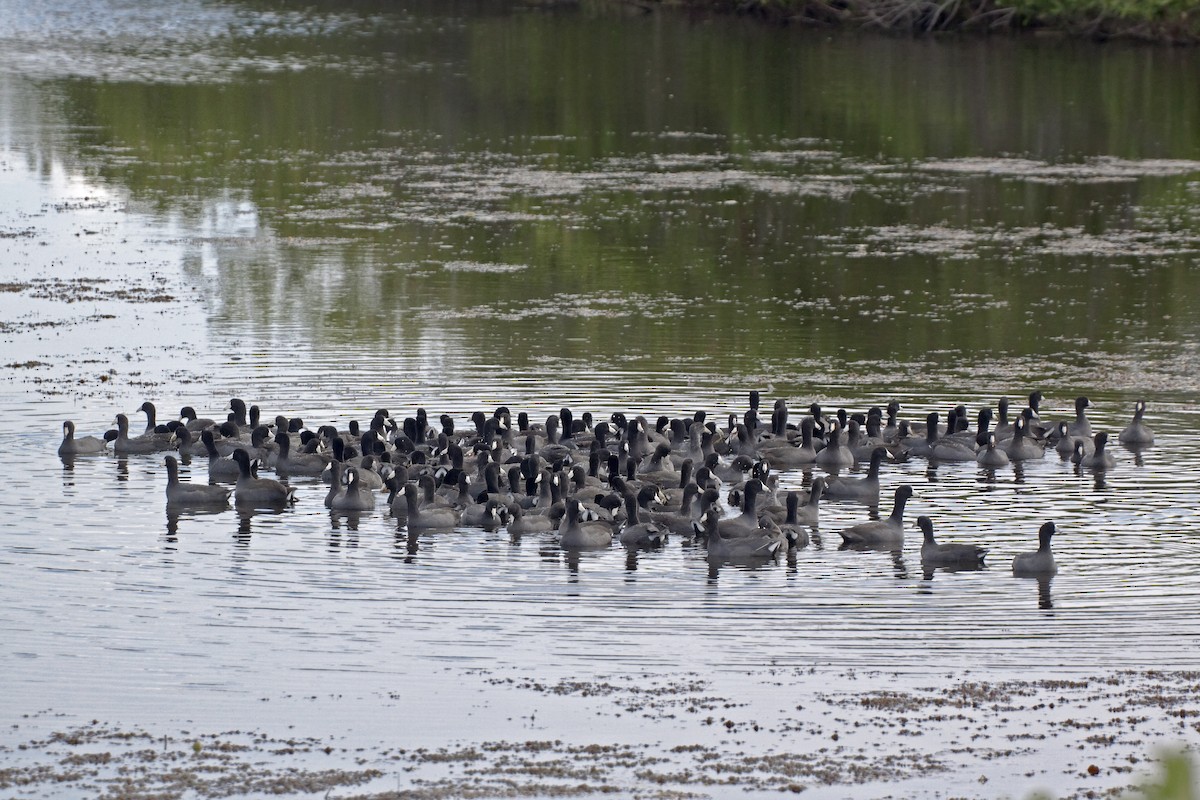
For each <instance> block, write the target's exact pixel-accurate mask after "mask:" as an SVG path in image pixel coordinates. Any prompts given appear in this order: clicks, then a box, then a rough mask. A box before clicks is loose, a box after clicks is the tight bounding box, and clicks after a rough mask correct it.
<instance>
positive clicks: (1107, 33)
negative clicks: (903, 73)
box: [632, 0, 1200, 45]
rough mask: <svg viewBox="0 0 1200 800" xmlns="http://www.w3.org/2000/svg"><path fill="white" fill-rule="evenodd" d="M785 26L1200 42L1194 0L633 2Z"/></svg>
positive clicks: (1199, 22)
mask: <svg viewBox="0 0 1200 800" xmlns="http://www.w3.org/2000/svg"><path fill="white" fill-rule="evenodd" d="M632 2H635V3H636V4H637V5H642V6H644V7H649V6H652V5H655V4H657V5H665V6H675V7H682V8H686V9H688V10H690V11H696V12H714V13H734V14H742V15H748V16H755V17H761V18H763V19H764V20H767V21H770V22H773V23H776V24H783V25H804V26H828V27H835V26H837V27H857V28H866V29H875V30H885V31H894V32H896V33H903V34H928V33H937V32H944V31H978V32H993V33H995V32H1018V31H1026V32H1034V33H1040V34H1043V35H1063V36H1076V37H1086V38H1091V39H1127V40H1128V39H1134V40H1142V41H1147V42H1160V43H1169V44H1181V45H1183V44H1186V45H1195V44H1200V2H1197V1H1196V0H1015V1H1010V2H1006V1H1005V0H632Z"/></svg>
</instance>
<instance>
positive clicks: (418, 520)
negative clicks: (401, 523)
mask: <svg viewBox="0 0 1200 800" xmlns="http://www.w3.org/2000/svg"><path fill="white" fill-rule="evenodd" d="M404 502H405V503H406V504H407V506H408V518H407V522H406V523H405V524H406V525H407V526H408V529H409V530H410V531H413V530H450V529H451V528H456V527H458V524H459V513H458V512H457V511H456V510H454V509H453V508H446V507H436V506H434V507H422V506H421V504H420V503H419V502H417V485H416V484H415V483H412V482H411V481H410V482H409V483H406V484H405V485H404Z"/></svg>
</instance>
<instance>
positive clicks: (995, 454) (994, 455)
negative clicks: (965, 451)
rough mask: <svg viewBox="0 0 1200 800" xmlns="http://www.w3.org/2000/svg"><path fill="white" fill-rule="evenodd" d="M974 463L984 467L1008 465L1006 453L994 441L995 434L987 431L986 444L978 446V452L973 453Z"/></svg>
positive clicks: (993, 467)
mask: <svg viewBox="0 0 1200 800" xmlns="http://www.w3.org/2000/svg"><path fill="white" fill-rule="evenodd" d="M975 463H976V464H978V465H979V466H981V467H984V468H986V469H996V468H997V467H1007V466H1008V465H1009V463H1010V462H1009V459H1008V453H1006V452H1004V451H1003V450H1001V449H1000V447H999V445H998V444H997V443H996V434H995V433H994V432H993V433H989V434H988V438H987V444H986V445H985V446H984V447H981V448H979V452H978V453H976V454H975Z"/></svg>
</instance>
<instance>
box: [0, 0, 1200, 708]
mask: <svg viewBox="0 0 1200 800" xmlns="http://www.w3.org/2000/svg"><path fill="white" fill-rule="evenodd" d="M1198 66H1200V57H1198V56H1197V55H1196V54H1195V53H1194V52H1192V51H1191V50H1182V49H1178V50H1157V49H1151V48H1144V47H1124V46H1119V45H1109V46H1106V47H1104V48H1097V47H1094V46H1092V45H1089V44H1077V43H1071V44H1064V43H1062V42H1044V41H1032V40H1007V39H1005V40H994V39H987V40H979V39H969V40H955V41H933V40H930V41H916V42H914V41H906V40H899V39H877V38H872V37H863V36H829V35H827V34H825V33H820V34H818V33H810V32H803V31H791V30H784V31H779V30H764V29H761V28H758V27H755V26H743V25H741V24H738V23H728V24H726V23H724V22H722V23H714V22H705V21H693V20H688V19H685V18H679V17H673V16H669V15H663V16H652V17H649V18H645V17H642V16H630V15H627V14H625V13H620V12H617V11H613V10H612V9H611V8H610V7H609V6H606V5H599V6H592V5H588V4H584V5H583V6H582V7H580V8H577V9H573V10H570V11H559V12H556V13H541V12H533V11H530V10H528V9H522V8H519V7H517V6H509V5H507V4H503V3H486V4H473V3H449V4H447V3H428V4H423V3H415V4H414V3H409V4H407V5H406V6H405V7H404V8H403V9H397V8H395V7H394V6H393V4H391V3H378V4H369V3H368V4H354V5H352V6H351V7H349V8H347V7H345V4H341V3H334V4H321V3H317V4H311V5H308V6H306V7H305V8H304V9H299V8H295V7H292V6H291V5H289V4H285V3H270V2H220V3H217V2H212V3H207V2H185V3H172V4H170V5H169V6H161V7H160V6H156V5H154V4H151V5H150V6H149V7H147V6H146V4H142V3H121V2H102V1H101V0H55V2H52V3H46V4H18V3H15V2H11V1H10V0H0V166H2V170H0V193H2V194H3V198H4V209H5V210H4V211H3V212H2V213H3V216H2V217H0V237H2V239H0V242H2V245H3V247H4V249H5V251H6V262H7V264H8V266H7V267H5V268H4V275H5V277H4V280H5V281H6V285H5V287H4V291H3V292H2V293H0V312H2V318H3V320H4V330H3V333H4V338H3V341H2V342H0V353H2V354H3V357H4V362H5V363H6V364H9V365H10V369H8V371H7V374H6V377H5V380H4V382H3V383H2V384H0V390H2V394H0V410H2V411H3V413H4V415H5V418H6V420H8V421H9V424H8V427H7V428H6V430H5V432H4V433H2V434H0V444H2V446H3V448H4V451H5V452H9V453H13V452H18V453H20V452H23V453H28V454H31V456H32V458H31V460H30V462H29V463H28V464H23V465H22V467H23V468H22V469H21V470H19V471H17V472H18V474H14V475H12V476H11V478H10V483H9V490H8V495H7V497H8V498H10V499H9V500H7V501H4V502H5V503H6V504H7V505H8V507H9V511H10V512H11V513H8V514H6V515H4V518H3V520H2V521H0V565H2V567H3V572H4V575H5V577H4V580H3V581H0V609H2V610H0V631H2V633H3V638H5V639H6V640H7V641H10V642H14V643H15V646H14V651H13V652H11V653H7V654H0V664H3V667H4V670H5V673H6V675H7V676H9V678H10V679H11V681H13V685H17V686H20V687H21V689H22V692H24V694H25V696H27V697H29V698H30V700H29V702H44V703H45V704H47V705H52V704H55V703H58V702H64V701H63V698H68V699H74V700H76V701H79V702H80V704H81V706H83V707H88V706H89V704H91V703H96V702H109V701H99V700H97V697H107V698H112V700H111V702H112V704H113V705H116V706H119V705H120V704H121V703H122V702H125V701H127V700H128V699H129V698H130V697H132V696H134V695H136V694H137V693H138V692H142V691H145V690H146V687H147V686H151V687H155V689H156V690H157V691H161V692H163V693H165V694H170V691H171V687H178V686H185V687H191V688H190V689H189V691H193V692H196V693H198V694H197V695H195V696H206V695H207V693H210V692H216V693H230V694H231V695H232V696H236V697H243V696H249V695H253V694H254V693H256V692H259V691H261V690H263V689H264V687H265V686H267V685H278V682H283V683H285V684H286V683H288V682H289V681H295V682H297V683H303V682H306V681H308V680H310V679H311V675H312V673H313V672H320V673H322V674H336V675H346V674H354V675H355V676H357V679H360V680H363V681H367V682H372V681H378V682H379V683H380V684H383V683H386V682H387V681H388V680H391V679H394V678H396V677H397V676H400V675H405V676H408V679H411V680H419V678H414V677H412V673H421V672H422V671H423V670H424V669H425V667H424V666H423V665H427V664H430V663H448V664H453V665H459V666H461V665H495V664H497V663H499V664H503V665H508V666H517V667H520V668H523V669H529V670H534V671H540V670H559V671H563V672H568V673H569V672H574V671H587V670H590V669H594V668H598V665H599V668H607V667H612V666H620V667H622V668H640V669H659V670H666V671H670V670H678V669H685V668H690V667H692V666H694V665H697V664H711V663H719V664H722V665H727V666H728V665H733V666H737V667H752V666H762V665H768V664H783V665H809V664H824V665H835V666H842V665H859V666H863V665H870V666H879V667H889V668H890V667H899V668H903V669H912V670H920V669H924V668H926V667H928V665H930V664H935V663H936V664H938V665H952V666H971V667H976V668H987V669H996V670H1001V669H1009V668H1014V669H1021V670H1025V669H1039V668H1053V667H1073V668H1082V669H1101V668H1110V667H1116V666H1146V665H1159V666H1174V667H1183V666H1187V665H1192V664H1194V651H1193V649H1192V647H1191V644H1190V643H1193V642H1194V641H1195V637H1196V635H1197V634H1200V628H1198V627H1197V625H1198V623H1197V622H1196V619H1195V616H1194V614H1193V613H1190V612H1191V609H1194V608H1195V607H1196V605H1197V603H1196V600H1197V596H1196V594H1197V589H1196V586H1197V581H1196V577H1197V572H1198V571H1200V547H1198V546H1197V544H1196V542H1195V537H1194V530H1195V512H1196V509H1195V503H1194V492H1193V490H1192V487H1194V485H1195V482H1196V479H1197V477H1198V476H1197V464H1200V446H1198V445H1197V444H1196V442H1195V439H1194V436H1193V433H1194V427H1195V424H1194V423H1195V415H1196V413H1197V406H1196V404H1195V385H1196V383H1195V375H1196V372H1197V366H1198V363H1197V362H1198V357H1197V352H1198V344H1200V334H1198V332H1200V317H1198V316H1197V314H1198V313H1200V312H1198V311H1197V309H1200V302H1198V301H1200V297H1198V296H1197V295H1198V294H1200V277H1198V276H1197V274H1196V270H1195V263H1196V254H1197V253H1198V252H1200V218H1198V216H1197V214H1198V212H1197V209H1200V95H1197V93H1196V92H1195V91H1194V87H1195V86H1196V85H1197V78H1200V69H1198ZM1147 86H1152V87H1154V89H1153V91H1147V90H1146V88H1145V87H1147ZM66 301H74V302H66ZM27 362H37V363H36V364H34V365H32V366H20V365H24V364H26V363H27ZM1034 387H1039V388H1041V389H1043V390H1044V391H1045V392H1046V394H1047V397H1048V398H1049V400H1048V405H1049V406H1050V410H1051V412H1052V413H1054V414H1055V415H1058V416H1062V415H1064V414H1066V413H1067V411H1068V410H1069V409H1070V408H1071V403H1072V401H1073V399H1074V397H1075V396H1076V395H1077V394H1088V395H1089V396H1090V397H1091V398H1092V400H1093V402H1094V403H1095V404H1096V409H1095V414H1094V416H1093V419H1094V421H1095V423H1096V424H1097V425H1098V426H1103V427H1104V428H1105V429H1108V430H1117V429H1119V427H1120V426H1122V425H1123V424H1124V423H1125V422H1126V421H1127V418H1128V415H1129V413H1130V410H1131V408H1132V405H1133V402H1134V400H1135V399H1138V398H1143V397H1144V398H1145V399H1147V401H1148V402H1149V404H1150V408H1151V411H1150V418H1151V420H1152V424H1153V425H1154V426H1155V427H1156V429H1157V430H1158V432H1159V433H1160V437H1159V441H1158V443H1157V444H1156V445H1155V447H1154V448H1153V449H1150V450H1148V451H1145V452H1142V453H1136V454H1135V453H1132V452H1129V451H1125V450H1120V451H1119V452H1117V454H1116V455H1117V465H1116V467H1115V468H1114V469H1113V470H1111V471H1110V472H1108V473H1106V474H1104V475H1101V476H1095V475H1091V474H1089V473H1078V472H1076V471H1075V470H1074V469H1073V468H1072V466H1071V465H1070V464H1069V463H1063V462H1060V461H1059V460H1058V459H1057V457H1056V456H1054V455H1053V454H1051V455H1048V456H1047V457H1046V458H1045V459H1043V460H1041V461H1037V462H1034V463H1030V464H1025V465H1021V466H1018V467H1015V468H1008V469H1004V470H997V471H996V472H994V473H992V472H983V471H980V470H978V469H977V468H976V467H975V465H974V464H966V465H942V466H937V467H933V466H930V465H928V464H927V463H925V462H924V461H923V460H920V459H914V460H911V461H908V462H905V463H903V464H900V465H897V466H894V467H890V468H888V469H887V470H885V474H884V489H883V492H884V493H885V495H886V494H888V493H890V491H891V490H892V489H893V488H894V487H895V486H896V485H898V484H899V483H903V482H907V483H911V484H913V485H914V486H915V487H916V489H917V492H916V497H915V498H914V501H913V509H912V510H911V511H910V512H909V513H910V515H911V517H912V519H915V517H916V514H918V513H925V514H929V515H930V516H932V517H933V518H934V519H935V520H937V521H938V530H939V535H940V536H942V537H944V538H945V539H947V540H951V541H953V540H963V541H967V540H978V541H983V542H986V543H988V544H989V545H990V546H991V547H992V555H991V557H990V561H991V566H989V567H988V568H987V569H984V570H979V571H961V572H945V571H940V570H939V571H937V572H936V573H933V574H924V573H923V571H922V570H921V568H920V559H919V556H918V554H917V550H916V545H917V541H918V540H917V536H916V535H915V534H914V535H912V536H911V537H910V539H909V541H908V543H907V544H906V546H905V547H904V548H903V549H902V550H900V551H897V552H894V553H891V552H863V553H860V552H853V551H842V550H839V549H838V548H837V547H836V545H837V543H838V539H839V537H838V536H837V533H836V531H837V530H838V529H839V527H843V526H846V525H849V524H852V523H854V522H858V521H861V520H863V519H865V518H866V514H867V512H866V510H865V509H864V508H862V507H856V506H854V505H852V504H835V503H829V504H827V509H826V510H823V511H822V515H823V516H822V520H821V524H820V526H819V530H818V531H817V532H816V536H815V538H814V544H813V545H812V546H810V547H809V548H807V549H805V550H803V551H801V552H800V553H799V554H798V555H797V556H796V558H795V559H794V561H792V562H785V563H781V564H778V565H769V566H765V567H762V568H757V569H750V568H738V567H729V566H722V567H720V568H717V569H710V566H709V564H708V563H707V561H706V560H705V559H704V558H703V554H702V553H700V552H699V551H698V550H697V549H696V548H694V547H691V546H690V545H688V544H686V543H680V542H678V541H677V540H673V541H672V542H671V543H670V545H669V546H667V547H665V548H663V549H662V550H659V551H653V552H644V553H631V554H627V553H626V552H625V551H623V550H619V549H616V548H614V549H612V550H608V551H602V552H596V553H583V554H566V553H563V552H562V551H560V550H559V549H558V548H557V547H555V546H554V543H553V541H552V540H550V539H549V538H548V537H544V536H532V537H513V536H510V535H509V534H508V533H507V532H506V531H504V530H499V531H495V532H481V531H477V530H460V531H456V532H455V533H452V534H426V533H421V534H412V533H409V532H407V531H406V530H404V529H402V528H401V529H397V526H396V525H395V524H394V522H393V521H392V520H391V519H390V518H388V517H387V516H386V515H384V514H383V513H381V512H375V513H364V514H362V515H361V516H359V517H347V516H343V515H332V516H331V515H330V514H329V513H328V512H327V511H326V510H325V509H324V507H323V506H322V505H321V502H320V498H321V497H323V493H324V490H323V487H321V486H320V485H318V483H317V482H315V481H313V482H305V481H304V480H299V481H297V484H298V489H299V495H300V498H301V500H300V503H299V504H298V505H297V506H296V507H295V508H294V509H292V510H288V511H285V512H283V513H279V514H241V513H237V512H234V511H232V510H228V511H223V512H221V513H215V514H199V513H191V512H186V513H179V514H174V513H168V514H167V516H166V517H165V519H164V512H163V503H162V490H163V486H164V485H165V474H164V471H163V469H162V464H161V462H160V461H159V459H157V458H155V457H150V456H144V457H143V456H132V457H129V458H127V459H119V460H118V459H115V458H111V457H100V458H88V459H78V460H76V461H75V462H74V463H73V464H61V463H59V462H58V461H57V460H56V459H54V458H53V451H54V447H55V446H56V445H57V438H56V436H55V435H54V432H55V431H57V430H58V426H59V424H60V423H61V421H62V419H65V418H72V419H74V420H75V421H76V423H77V425H78V426H79V429H80V433H81V434H83V433H99V432H101V431H102V430H104V429H105V428H106V427H108V426H109V425H110V424H111V420H112V417H113V415H114V414H115V413H117V412H118V411H124V412H125V413H131V411H130V410H131V409H135V408H137V406H138V405H139V404H140V403H141V401H142V400H144V399H147V398H149V399H153V400H155V401H156V402H158V403H159V405H160V407H161V408H163V409H171V410H173V409H174V408H178V407H179V406H182V405H185V404H192V405H196V406H197V407H198V408H200V409H201V411H202V413H208V414H210V415H216V414H220V413H223V409H224V408H225V406H226V404H227V403H228V400H229V398H230V397H231V396H234V395H241V396H246V397H247V398H250V399H251V401H252V402H257V403H258V404H260V405H261V406H262V407H263V408H264V410H265V411H267V413H268V414H269V415H270V416H273V415H274V414H275V413H279V412H281V413H286V414H299V415H301V416H304V417H305V418H306V420H312V421H316V422H338V423H339V424H342V423H345V422H346V421H348V420H349V419H351V418H358V419H364V420H365V419H366V418H369V416H370V414H371V413H373V411H374V409H375V408H378V407H381V406H383V407H388V408H390V409H392V411H393V413H394V414H398V415H406V414H410V413H411V411H412V409H414V408H416V407H417V406H425V407H427V408H429V410H430V412H431V413H432V414H434V415H435V416H436V414H439V413H443V412H445V413H450V414H453V415H455V417H456V418H457V419H458V420H459V421H460V423H462V424H465V420H466V418H467V417H468V415H469V414H470V412H472V411H474V410H476V409H487V410H489V411H490V410H491V409H493V408H495V407H496V406H497V405H499V404H501V403H503V404H507V405H509V406H511V407H512V408H513V411H514V412H516V411H519V410H526V411H529V412H530V414H531V415H532V416H534V417H535V418H539V417H541V418H544V416H545V415H546V414H547V413H550V412H553V411H557V410H558V408H560V407H561V406H562V405H564V404H565V405H570V406H572V407H573V408H575V409H576V410H577V412H579V411H583V410H591V411H593V412H594V413H596V414H597V415H607V414H608V413H610V412H612V411H616V410H621V411H634V412H638V413H649V414H653V415H657V414H659V413H663V414H672V415H674V414H685V413H686V414H690V413H691V412H692V411H694V410H697V409H704V410H707V411H708V412H709V413H710V414H711V415H713V417H714V418H717V419H724V415H725V414H727V413H730V412H740V411H742V410H744V407H745V397H746V391H747V390H748V389H751V388H757V389H762V390H764V391H765V392H766V393H767V395H768V396H769V397H771V398H773V397H776V396H783V397H787V398H789V400H791V401H792V402H793V403H794V404H795V405H798V406H802V405H806V404H807V402H808V401H810V400H814V399H816V400H821V401H822V402H823V403H826V404H827V405H828V406H830V407H833V408H836V407H838V406H840V405H844V406H846V407H848V408H851V409H855V410H861V409H865V408H866V407H867V406H869V405H873V404H879V403H882V402H885V401H886V400H887V399H888V398H890V397H899V398H900V399H901V400H902V402H903V403H904V404H905V407H906V410H907V413H909V414H910V416H912V417H914V418H918V419H919V418H922V417H923V415H924V413H925V412H926V411H929V410H944V409H945V408H947V407H949V406H952V405H953V404H954V403H956V402H964V403H967V404H968V405H970V406H971V408H972V409H975V408H978V407H979V406H980V405H982V404H985V403H986V404H993V403H995V401H996V398H997V397H999V396H1000V395H1002V394H1006V395H1010V396H1013V397H1020V396H1021V395H1022V394H1023V393H1025V392H1027V391H1029V390H1030V389H1031V388H1034ZM189 473H190V474H189ZM185 477H190V478H191V479H193V480H199V479H202V478H203V471H202V470H201V471H199V472H197V470H196V467H195V465H193V466H192V467H191V468H190V470H185ZM810 479H811V476H810V475H806V474H804V473H802V472H800V471H794V472H791V473H786V474H785V475H784V478H783V480H784V483H785V484H786V485H787V486H792V487H800V486H802V485H805V484H806V483H807V482H808V481H809V480H810ZM884 513H886V510H885V512H884ZM1047 518H1052V519H1055V520H1056V522H1057V523H1058V524H1059V529H1060V531H1061V534H1060V536H1059V538H1058V539H1056V542H1055V543H1056V549H1057V551H1058V552H1059V554H1060V561H1061V563H1062V565H1063V567H1062V572H1061V574H1059V575H1058V576H1057V577H1056V578H1054V580H1053V581H1042V582H1038V581H1033V580H1027V581H1026V580H1016V579H1014V578H1012V576H1011V575H1010V574H1009V571H1008V564H1009V562H1010V560H1011V557H1012V555H1013V554H1014V553H1016V552H1020V551H1022V550H1026V549H1031V547H1032V546H1033V544H1034V542H1035V539H1036V536H1035V534H1036V531H1037V527H1038V525H1039V524H1040V522H1041V521H1044V520H1045V519H1047ZM97 661H103V663H104V664H105V670H104V674H103V675H102V676H99V677H97V675H96V674H95V668H94V664H95V663H96V662H97ZM47 665H52V668H51V669H47ZM132 676H136V678H134V677H132ZM369 676H375V677H369ZM65 687H69V688H65ZM81 687H83V688H81ZM197 687H199V688H197ZM185 694H187V693H186V692H185ZM54 698H58V699H54ZM164 702H169V701H166V700H164Z"/></svg>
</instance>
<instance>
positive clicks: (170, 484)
mask: <svg viewBox="0 0 1200 800" xmlns="http://www.w3.org/2000/svg"><path fill="white" fill-rule="evenodd" d="M164 462H165V463H166V465H167V505H169V506H208V507H212V506H224V505H226V504H227V503H228V502H229V495H230V494H232V492H233V490H232V489H229V488H227V487H224V486H210V485H209V484H201V483H180V482H179V462H178V461H176V460H175V456H167V457H166V458H165V459H164Z"/></svg>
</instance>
